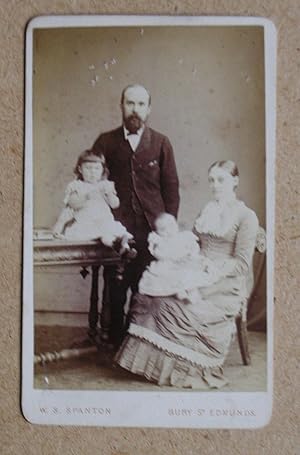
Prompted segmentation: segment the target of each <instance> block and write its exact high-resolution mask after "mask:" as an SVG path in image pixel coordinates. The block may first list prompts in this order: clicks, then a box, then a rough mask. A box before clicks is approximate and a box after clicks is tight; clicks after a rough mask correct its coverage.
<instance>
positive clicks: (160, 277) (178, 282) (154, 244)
mask: <svg viewBox="0 0 300 455" xmlns="http://www.w3.org/2000/svg"><path fill="white" fill-rule="evenodd" d="M148 242H149V251H150V253H151V254H152V255H153V256H154V257H155V258H156V260H154V261H152V262H151V264H150V265H149V266H148V267H147V269H146V270H145V272H144V273H143V276H142V278H141V280H140V282H139V292H140V294H145V295H150V296H154V297H157V296H170V295H184V293H189V292H190V291H192V290H193V289H197V288H199V287H204V286H209V285H210V284H212V283H214V282H216V281H217V279H218V277H219V271H218V270H217V268H216V267H215V266H214V264H213V263H212V261H210V260H209V259H208V258H205V257H204V256H202V255H201V254H200V248H199V245H198V242H197V237H196V236H195V235H194V234H193V233H192V232H189V231H183V232H177V233H176V234H174V235H173V236H171V237H161V236H159V235H158V234H157V233H156V232H151V233H150V234H149V237H148Z"/></svg>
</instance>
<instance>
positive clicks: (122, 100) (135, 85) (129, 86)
mask: <svg viewBox="0 0 300 455" xmlns="http://www.w3.org/2000/svg"><path fill="white" fill-rule="evenodd" d="M134 87H142V88H143V89H144V90H146V92H147V93H148V97H149V100H148V103H149V106H150V105H151V95H150V93H149V91H148V90H147V89H146V87H144V86H143V85H141V84H129V85H127V86H126V87H125V88H124V89H123V90H122V93H121V104H123V103H124V98H125V92H126V90H128V89H129V88H134Z"/></svg>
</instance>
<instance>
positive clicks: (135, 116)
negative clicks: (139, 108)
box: [127, 114, 142, 122]
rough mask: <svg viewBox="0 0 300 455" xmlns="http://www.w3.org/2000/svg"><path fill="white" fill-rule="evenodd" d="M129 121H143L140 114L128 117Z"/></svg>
mask: <svg viewBox="0 0 300 455" xmlns="http://www.w3.org/2000/svg"><path fill="white" fill-rule="evenodd" d="M127 120H129V121H130V120H139V121H140V122H141V121H142V119H141V117H140V116H139V115H138V114H131V115H129V116H128V117H127Z"/></svg>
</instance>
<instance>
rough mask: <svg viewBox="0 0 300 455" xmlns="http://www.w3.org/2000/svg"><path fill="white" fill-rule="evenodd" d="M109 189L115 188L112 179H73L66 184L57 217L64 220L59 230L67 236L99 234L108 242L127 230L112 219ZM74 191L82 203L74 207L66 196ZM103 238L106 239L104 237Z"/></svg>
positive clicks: (88, 237) (87, 237)
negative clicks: (81, 199) (90, 180)
mask: <svg viewBox="0 0 300 455" xmlns="http://www.w3.org/2000/svg"><path fill="white" fill-rule="evenodd" d="M109 193H114V194H116V192H115V187H114V183H113V182H110V181H108V180H103V181H100V182H97V183H89V182H84V181H83V180H73V181H72V182H70V183H69V184H68V186H67V188H66V192H65V198H64V204H65V209H64V211H63V212H62V214H61V216H60V218H61V220H63V222H64V225H65V226H64V231H63V234H64V236H65V238H67V239H69V240H94V239H99V238H101V239H102V240H104V242H103V243H105V244H111V243H112V242H113V241H114V239H116V238H121V237H123V236H124V235H125V234H126V233H127V231H126V229H125V227H124V226H123V225H122V224H121V223H120V222H118V221H115V219H114V217H113V214H112V212H111V208H110V206H109V202H108V197H109ZM74 194H76V195H77V196H79V197H82V198H83V199H84V200H85V203H84V206H83V207H82V208H80V209H78V210H74V209H72V208H70V206H69V200H70V197H71V196H73V195H74ZM105 240H106V241H105Z"/></svg>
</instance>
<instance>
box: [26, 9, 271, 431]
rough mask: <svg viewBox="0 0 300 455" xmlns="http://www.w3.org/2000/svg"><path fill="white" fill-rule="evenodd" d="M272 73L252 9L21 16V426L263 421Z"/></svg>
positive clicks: (267, 33) (265, 36)
mask: <svg viewBox="0 0 300 455" xmlns="http://www.w3.org/2000/svg"><path fill="white" fill-rule="evenodd" d="M275 72H276V36H275V30H274V26H273V24H272V23H271V22H270V21H268V20H265V19H262V18H250V17H249V18H245V17H244V18H238V17H234V18H233V17H180V16H179V17H170V16H45V17H37V18H34V19H33V20H32V21H31V22H30V23H29V25H28V28H27V33H26V86H25V94H26V109H25V110H26V113H25V185H24V261H23V263H24V270H23V339H22V356H23V358H22V409H23V414H24V416H25V418H27V419H28V420H29V421H31V422H33V423H39V424H58V425H62V424H66V425H68V424H69V425H98V426H123V427H126V426H144V427H147V426H152V427H191V428H254V427H259V426H262V425H265V424H266V423H267V422H268V421H269V419H270V415H271V408H272V353H273V346H272V344H273V319H272V314H273V307H272V304H273V302H272V300H273V248H274V245H273V244H274V239H273V236H274V232H273V229H274V228H273V224H274V161H275Z"/></svg>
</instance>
